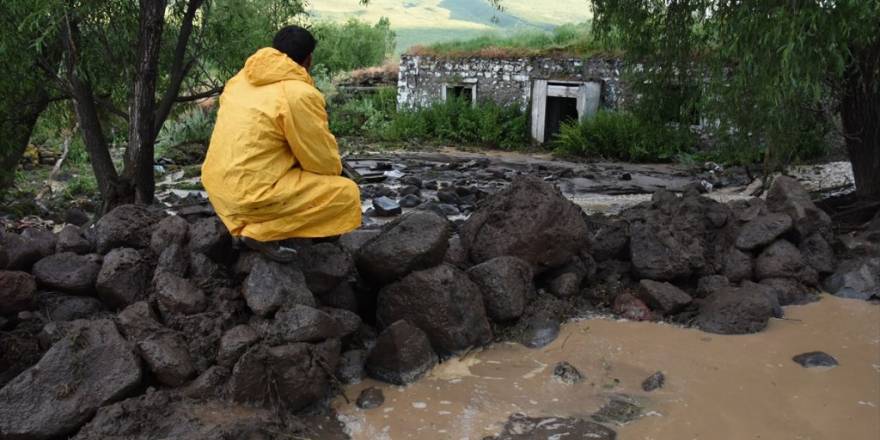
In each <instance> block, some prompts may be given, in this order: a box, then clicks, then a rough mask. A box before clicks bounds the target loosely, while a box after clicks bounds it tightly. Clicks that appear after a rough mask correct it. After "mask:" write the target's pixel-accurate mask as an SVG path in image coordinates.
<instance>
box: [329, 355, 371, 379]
mask: <svg viewBox="0 0 880 440" xmlns="http://www.w3.org/2000/svg"><path fill="white" fill-rule="evenodd" d="M366 363H367V351H366V350H360V349H357V350H349V351H346V352H345V353H342V358H341V359H340V360H339V366H338V367H337V368H336V377H338V378H339V380H341V381H342V383H345V384H357V383H360V382H361V380H363V378H364V373H365V370H364V367H365V366H366Z"/></svg>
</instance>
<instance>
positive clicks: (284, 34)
mask: <svg viewBox="0 0 880 440" xmlns="http://www.w3.org/2000/svg"><path fill="white" fill-rule="evenodd" d="M317 44H318V42H317V41H315V37H314V36H313V35H312V33H311V32H309V31H308V30H306V29H304V28H301V27H299V26H285V27H284V28H282V29H281V30H280V31H278V33H277V34H275V38H273V39H272V47H274V48H275V49H278V50H279V51H280V52H283V53H284V54H286V55H287V56H288V57H290V59H292V60H293V61H296V63H297V64H299V65H300V66H303V67H305V68H306V69H308V68H310V67H312V52H314V51H315V46H316V45H317Z"/></svg>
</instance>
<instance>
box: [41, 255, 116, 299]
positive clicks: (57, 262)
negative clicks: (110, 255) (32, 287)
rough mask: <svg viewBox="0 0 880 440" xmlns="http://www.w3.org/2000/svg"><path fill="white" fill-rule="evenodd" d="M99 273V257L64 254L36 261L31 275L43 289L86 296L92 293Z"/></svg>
mask: <svg viewBox="0 0 880 440" xmlns="http://www.w3.org/2000/svg"><path fill="white" fill-rule="evenodd" d="M100 271H101V256H100V255H96V254H89V255H77V254H74V253H72V252H64V253H61V254H55V255H51V256H48V257H46V258H43V259H42V260H40V261H37V262H36V264H34V268H33V275H34V277H35V278H36V279H37V283H38V284H39V285H40V286H41V287H43V288H45V289H56V290H59V291H61V292H65V293H73V294H77V295H86V294H90V293H92V292H94V290H95V281H97V279H98V273H99V272H100Z"/></svg>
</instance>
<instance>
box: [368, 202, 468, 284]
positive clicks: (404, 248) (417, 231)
mask: <svg viewBox="0 0 880 440" xmlns="http://www.w3.org/2000/svg"><path fill="white" fill-rule="evenodd" d="M451 233H452V226H451V225H450V224H449V221H448V220H446V219H445V218H443V217H441V216H439V215H437V214H436V213H433V212H430V211H414V212H412V213H409V214H407V215H405V216H403V217H401V218H400V219H398V220H396V221H394V222H393V223H391V224H389V225H388V226H386V227H385V228H384V229H383V231H382V233H381V234H380V235H379V236H377V237H375V238H373V239H371V240H370V241H368V242H367V243H365V244H364V245H363V246H362V247H361V248H360V250H359V251H358V253H357V256H356V260H355V261H356V262H357V268H358V270H359V271H360V273H361V274H362V275H363V276H364V277H366V278H367V279H369V280H372V281H374V282H377V283H380V284H387V283H389V282H391V281H394V280H395V279H398V278H400V277H402V276H404V275H406V274H408V273H410V272H412V271H414V270H421V269H426V268H429V267H433V266H435V265H437V264H439V263H440V262H441V261H443V256H444V255H445V254H446V249H447V247H448V246H449V236H450V235H451Z"/></svg>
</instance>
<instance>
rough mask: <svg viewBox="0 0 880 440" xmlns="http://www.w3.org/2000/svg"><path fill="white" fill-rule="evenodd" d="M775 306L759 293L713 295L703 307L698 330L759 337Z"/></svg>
mask: <svg viewBox="0 0 880 440" xmlns="http://www.w3.org/2000/svg"><path fill="white" fill-rule="evenodd" d="M772 316H773V304H772V303H771V300H770V299H769V298H768V297H767V295H766V294H765V293H764V292H762V291H760V290H758V289H738V288H727V289H722V290H720V291H718V292H715V293H713V294H712V295H710V296H709V297H708V298H706V299H705V300H704V301H703V302H702V304H701V305H700V313H699V315H698V316H697V320H696V324H697V326H698V327H699V328H700V329H701V330H703V331H705V332H710V333H719V334H726V335H737V334H746V333H757V332H759V331H761V330H764V328H766V327H767V322H768V321H769V320H770V317H772Z"/></svg>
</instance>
